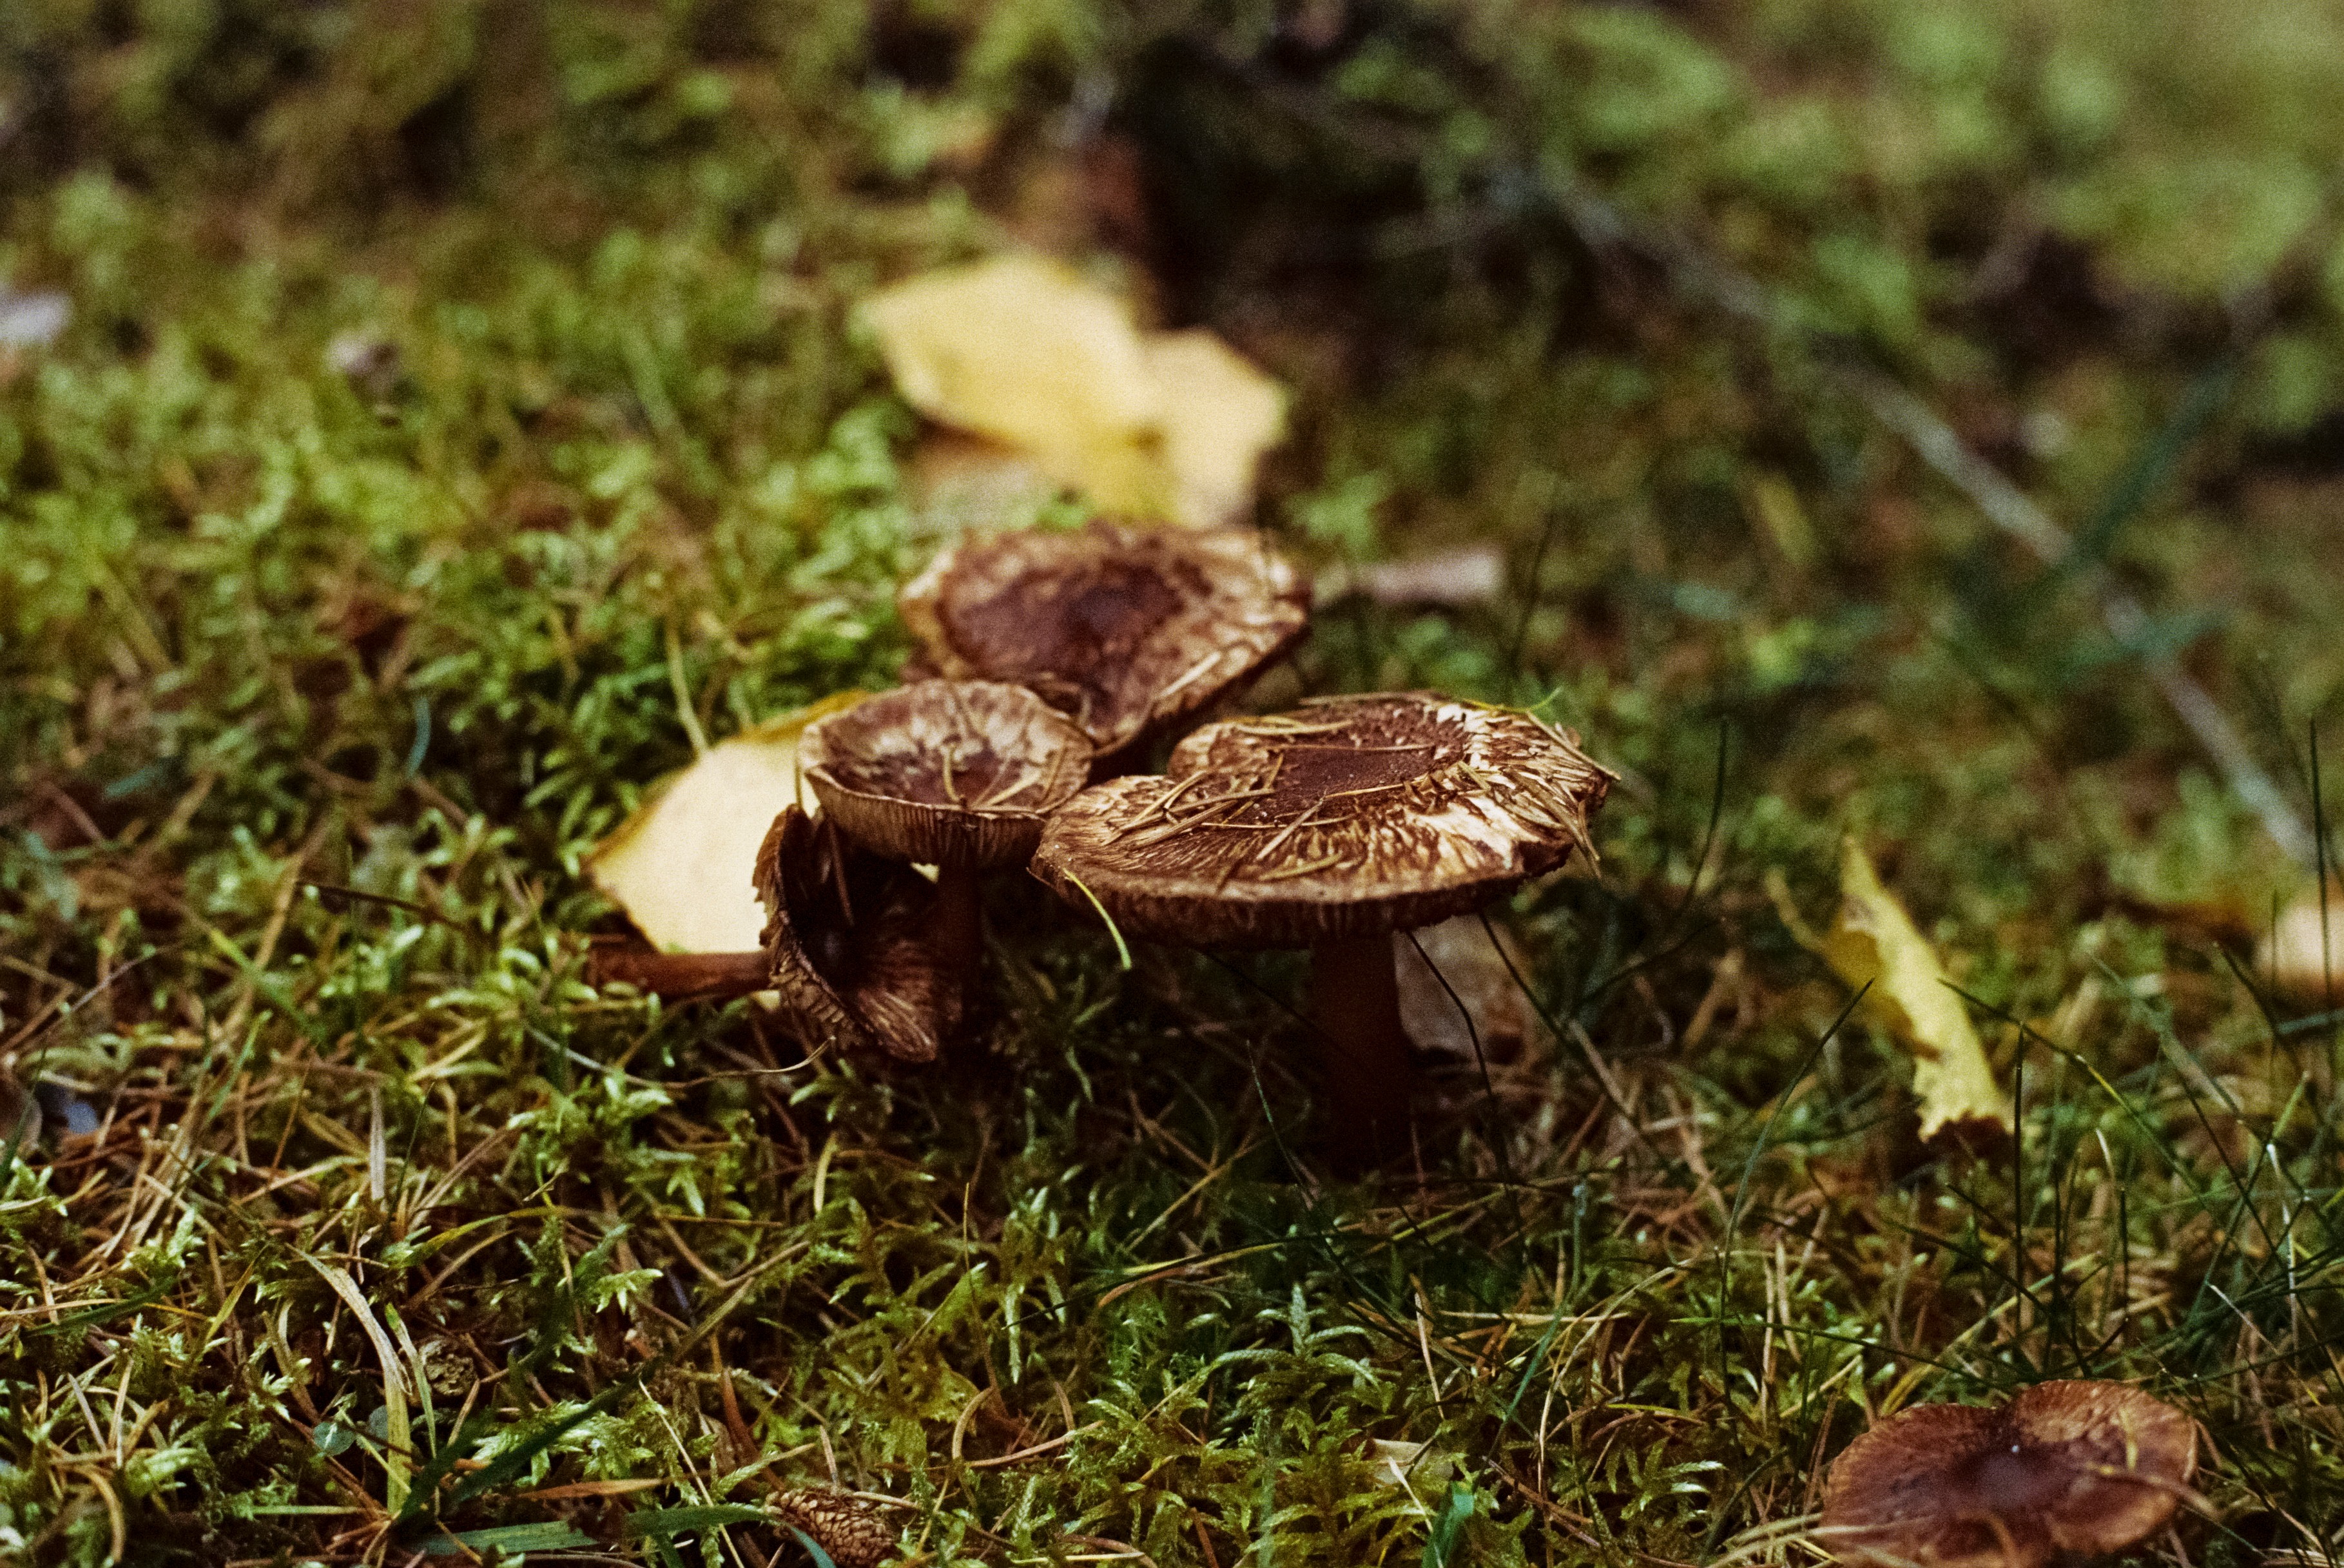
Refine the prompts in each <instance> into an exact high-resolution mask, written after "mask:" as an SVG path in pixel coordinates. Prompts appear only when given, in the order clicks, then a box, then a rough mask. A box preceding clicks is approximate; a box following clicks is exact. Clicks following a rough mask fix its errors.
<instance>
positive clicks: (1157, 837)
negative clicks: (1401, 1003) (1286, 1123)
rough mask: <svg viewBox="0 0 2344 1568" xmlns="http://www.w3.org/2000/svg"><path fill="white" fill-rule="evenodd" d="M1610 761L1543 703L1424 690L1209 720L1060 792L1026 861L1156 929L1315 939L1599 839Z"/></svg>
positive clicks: (1499, 888)
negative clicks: (1150, 767)
mask: <svg viewBox="0 0 2344 1568" xmlns="http://www.w3.org/2000/svg"><path fill="white" fill-rule="evenodd" d="M1610 786H1611V774H1609V773H1607V772H1605V771H1604V770H1603V769H1602V768H1601V767H1600V766H1598V765H1597V764H1595V763H1593V762H1591V761H1590V760H1589V759H1588V757H1587V756H1586V754H1584V753H1582V752H1581V751H1580V749H1579V747H1578V745H1577V744H1575V742H1574V741H1573V740H1572V739H1571V738H1568V737H1565V736H1562V735H1559V734H1557V733H1555V732H1553V731H1552V730H1550V729H1548V728H1547V727H1546V726H1545V725H1544V724H1541V723H1539V722H1538V721H1537V720H1535V719H1532V718H1530V717H1527V716H1526V715H1523V714H1521V713H1510V712H1507V711H1506V710H1504V709H1500V708H1485V707H1482V706H1481V705H1480V704H1479V703H1465V702H1459V701H1457V700H1455V699H1453V698H1449V697H1441V696H1436V695H1434V694H1432V693H1425V692H1403V693H1381V694H1378V695H1374V696H1363V697H1332V698H1328V699H1326V700H1324V701H1322V702H1318V703H1311V704H1309V705H1308V706H1307V707H1304V708H1302V709H1300V710H1299V711H1298V712H1296V713H1285V714H1280V715H1278V716H1276V717H1271V718H1258V719H1231V720H1227V721H1225V722H1223V723H1217V724H1207V725H1206V726H1205V727H1204V728H1203V729H1201V730H1198V731H1197V733H1195V734H1193V735H1190V736H1189V737H1188V738H1187V740H1185V741H1183V742H1181V743H1180V744H1179V745H1178V746H1177V747H1175V748H1174V749H1173V752H1172V759H1171V765H1170V766H1169V767H1168V768H1167V771H1166V772H1165V774H1163V775H1161V776H1129V777H1125V778H1119V779H1113V780H1110V781H1108V782H1107V783H1106V784H1099V785H1097V786H1096V787H1094V788H1091V789H1087V790H1085V791H1084V792H1083V793H1082V794H1078V795H1076V797H1075V798H1074V799H1073V800H1071V801H1069V802H1067V803H1066V804H1065V805H1064V806H1062V807H1060V808H1059V810H1058V812H1057V813H1056V815H1054V816H1052V817H1051V819H1050V824H1049V826H1048V827H1047V828H1046V829H1045V830H1044V831H1043V834H1042V845H1041V847H1040V848H1039V849H1038V850H1036V852H1035V855H1034V864H1033V871H1034V875H1036V876H1038V877H1040V878H1041V879H1042V880H1043V881H1044V882H1046V883H1048V884H1049V885H1051V886H1052V887H1053V888H1055V889H1056V891H1057V892H1058V894H1059V895H1061V896H1062V897H1064V898H1066V899H1067V900H1068V901H1069V902H1071V903H1073V904H1075V905H1076V906H1077V907H1080V906H1082V905H1085V904H1086V902H1087V900H1086V898H1085V896H1084V894H1085V891H1086V890H1087V892H1088V893H1089V895H1091V896H1093V897H1096V898H1097V899H1098V901H1099V903H1100V904H1101V905H1103V906H1104V907H1105V908H1106V911H1107V913H1108V914H1109V915H1111V916H1113V917H1114V918H1115V920H1116V924H1117V925H1119V926H1122V927H1123V928H1124V929H1126V930H1127V931H1131V932H1134V933H1136V934H1137V935H1139V936H1147V937H1152V938H1154V939H1156V940H1158V941H1167V942H1189V943H1202V944H1208V945H1228V946H1244V947H1307V946H1316V945H1318V944H1319V943H1322V942H1329V941H1336V940H1339V939H1342V938H1346V937H1353V936H1371V935H1373V934H1375V933H1377V932H1382V931H1404V930H1409V929H1412V928H1414V927H1416V926H1429V925H1430V924H1431V923H1432V922H1434V921H1436V920H1445V919H1447V918H1448V917H1449V916H1452V915H1461V914H1464V913H1465V912H1467V911H1468V910H1471V909H1478V908H1480V906H1481V905H1484V904H1487V903H1488V902H1489V901H1490V899H1492V898H1495V897H1497V896H1499V895H1500V894H1503V893H1505V892H1506V891H1508V890H1509V889H1510V888H1512V887H1513V886H1515V885H1517V884H1519V883H1520V882H1521V881H1522V880H1523V879H1524V878H1525V877H1531V876H1536V875H1539V874H1541V872H1547V871H1551V870H1553V869H1554V868H1555V867H1556V866H1558V865H1561V864H1562V863H1563V861H1564V859H1565V858H1567V857H1568V856H1569V855H1570V854H1571V849H1572V847H1573V846H1574V845H1578V846H1581V847H1584V848H1586V849H1587V850H1588V851H1589V853H1590V855H1592V853H1593V846H1592V845H1590V844H1589V842H1588V837H1587V818H1588V814H1590V813H1591V812H1592V811H1594V810H1595V808H1596V807H1597V806H1599V805H1601V804H1602V802H1603V794H1604V792H1605V790H1607V789H1608V788H1609V787H1610Z"/></svg>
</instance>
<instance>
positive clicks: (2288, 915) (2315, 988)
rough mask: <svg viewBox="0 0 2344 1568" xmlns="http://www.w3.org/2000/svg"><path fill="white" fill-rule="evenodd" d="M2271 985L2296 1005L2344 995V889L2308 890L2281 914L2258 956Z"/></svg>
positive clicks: (2336, 887)
mask: <svg viewBox="0 0 2344 1568" xmlns="http://www.w3.org/2000/svg"><path fill="white" fill-rule="evenodd" d="M2256 956H2257V959H2258V967H2260V968H2261V970H2262V971H2263V973H2264V974H2266V975H2268V976H2270V987H2271V989H2272V990H2274V991H2277V992H2278V993H2279V994H2280V995H2281V996H2288V997H2291V998H2293V999H2295V1000H2298V1001H2315V1002H2316V1001H2322V1000H2324V999H2326V998H2327V997H2328V996H2329V994H2330V992H2337V993H2344V886H2339V885H2337V884H2336V883H2334V882H2330V883H2329V885H2328V889H2327V893H2326V895H2325V896H2324V897H2323V896H2322V895H2321V892H2320V890H2319V888H2318V887H2314V888H2312V889H2311V890H2310V891H2309V893H2306V894H2304V895H2303V896H2301V897H2300V898H2298V899H2297V900H2296V901H2295V902H2294V903H2292V904H2290V905H2288V906H2287V907H2286V908H2285V909H2283V910H2281V911H2280V912H2279V916H2278V920H2277V921H2276V922H2274V923H2273V925H2272V926H2271V929H2270V935H2268V936H2265V937H2264V938H2263V941H2262V951H2261V952H2260V953H2258V955H2256Z"/></svg>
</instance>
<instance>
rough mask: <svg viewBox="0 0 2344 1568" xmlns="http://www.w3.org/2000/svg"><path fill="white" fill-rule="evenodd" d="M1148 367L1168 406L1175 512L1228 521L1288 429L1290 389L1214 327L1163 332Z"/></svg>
mask: <svg viewBox="0 0 2344 1568" xmlns="http://www.w3.org/2000/svg"><path fill="white" fill-rule="evenodd" d="M1147 366H1148V369H1150V370H1151V371H1152V372H1154V374H1155V377H1156V386H1157V397H1158V399H1159V400H1160V402H1161V405H1162V408H1163V418H1164V460H1165V462H1166V463H1167V465H1169V467H1170V468H1171V470H1172V482H1173V486H1174V490H1175V492H1176V493H1175V495H1174V499H1173V504H1172V516H1173V517H1174V519H1175V520H1176V521H1181V522H1186V523H1191V524H1194V525H1197V526H1198V527H1204V526H1207V525H1209V524H1212V523H1217V522H1225V521H1228V519H1230V518H1231V517H1233V516H1235V515H1236V514H1237V513H1238V512H1239V511H1243V510H1244V508H1245V506H1246V503H1247V502H1248V501H1250V500H1251V499H1252V498H1253V476H1254V470H1255V469H1256V468H1257V467H1258V466H1259V465H1260V462H1261V456H1262V454H1263V453H1264V452H1266V451H1268V450H1269V449H1270V448H1272V447H1274V446H1276V445H1277V444H1278V441H1279V440H1280V439H1282V438H1283V437H1284V436H1285V434H1286V391H1285V389H1284V388H1282V387H1280V386H1279V385H1278V383H1277V382H1276V381H1273V380H1271V379H1269V378H1268V376H1265V375H1263V374H1262V373H1261V372H1260V371H1259V370H1258V369H1255V368H1254V366H1253V363H1252V361H1250V360H1248V359H1243V358H1241V357H1240V356H1239V355H1238V353H1237V351H1236V350H1235V349H1231V348H1230V347H1229V346H1228V344H1226V343H1224V342H1222V341H1221V340H1220V339H1218V338H1216V337H1215V336H1213V334H1211V333H1210V332H1158V333H1156V334H1154V335H1153V336H1151V337H1150V338H1149V339H1147Z"/></svg>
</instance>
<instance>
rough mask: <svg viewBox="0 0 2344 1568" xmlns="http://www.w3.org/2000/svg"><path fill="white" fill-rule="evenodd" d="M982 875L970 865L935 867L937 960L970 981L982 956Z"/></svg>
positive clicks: (974, 975)
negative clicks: (980, 888) (980, 897)
mask: <svg viewBox="0 0 2344 1568" xmlns="http://www.w3.org/2000/svg"><path fill="white" fill-rule="evenodd" d="M984 877H985V874H984V873H983V872H981V871H979V870H977V869H976V868H975V866H973V865H940V866H938V867H936V936H935V953H936V959H937V962H938V963H940V964H942V965H943V966H944V970H945V973H946V974H947V975H953V976H959V977H960V978H961V979H963V980H964V981H969V982H973V981H974V980H975V977H976V974H977V968H978V966H979V965H980V964H982V963H983V962H984V958H985V915H984V905H983V904H982V901H981V900H980V899H979V897H978V888H979V885H981V884H982V882H983V881H984Z"/></svg>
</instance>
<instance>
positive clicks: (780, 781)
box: [586, 692, 863, 953]
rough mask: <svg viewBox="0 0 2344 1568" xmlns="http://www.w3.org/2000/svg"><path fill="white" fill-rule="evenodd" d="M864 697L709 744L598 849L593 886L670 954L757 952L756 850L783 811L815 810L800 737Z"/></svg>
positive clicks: (591, 865) (840, 698) (591, 864)
mask: <svg viewBox="0 0 2344 1568" xmlns="http://www.w3.org/2000/svg"><path fill="white" fill-rule="evenodd" d="M862 696H863V693H860V692H844V693H839V694H838V695H836V696H834V697H826V698H824V699H823V701H821V702H819V703H815V704H813V706H812V707H809V708H803V709H801V710H799V711H798V712H797V713H791V714H789V715H787V716H785V717H783V718H779V719H773V720H771V721H768V722H767V723H763V724H760V725H758V726H757V727H756V728H755V729H753V730H744V731H743V732H742V733H740V734H737V735H734V736H733V737H732V739H730V740H727V741H723V742H721V743H719V744H716V745H713V746H711V747H710V748H709V749H708V751H707V754H705V755H703V756H702V757H701V758H700V759H699V760H698V761H697V762H694V763H693V764H692V765H691V766H690V767H688V768H685V769H684V770H683V771H682V772H681V773H679V774H675V775H673V776H672V777H671V778H669V779H668V780H666V781H665V782H664V783H662V784H660V785H659V786H658V789H657V793H656V794H653V795H652V798H651V799H650V800H649V801H647V802H645V803H644V804H643V805H642V808H641V809H640V810H638V811H637V812H636V813H635V814H633V815H632V816H631V817H629V818H628V819H627V820H626V821H625V822H624V823H623V824H621V825H620V827H619V830H618V831H617V832H615V833H613V834H611V836H610V837H608V838H606V839H604V840H603V841H602V842H601V844H600V845H596V846H595V849H594V853H593V855H591V857H589V859H588V860H587V863H586V870H587V874H588V875H590V876H591V877H592V878H593V881H594V885H595V886H597V887H599V888H601V890H602V892H603V893H604V894H605V895H607V896H608V897H609V898H610V899H611V902H613V903H615V904H617V905H619V907H621V909H624V910H625V911H626V912H627V917H628V918H629V919H631V920H632V921H633V922H634V923H635V926H636V928H637V929H639V930H641V931H642V934H643V935H644V936H647V937H649V938H650V939H651V942H652V946H655V947H658V948H660V949H662V950H663V951H665V952H670V953H743V952H747V951H750V950H751V949H753V948H755V947H757V946H761V941H760V937H761V935H762V933H763V930H764V927H765V911H764V907H763V905H760V904H759V903H758V902H757V894H756V890H755V888H754V887H753V885H752V881H751V878H752V875H753V872H754V870H755V867H756V863H757V846H758V845H760V844H762V843H763V841H764V837H765V830H766V829H767V828H768V827H770V826H772V825H773V818H774V817H776V816H778V815H780V814H781V810H782V807H783V806H785V805H790V804H803V805H804V806H805V807H806V809H807V810H808V811H812V810H813V806H814V802H813V792H812V791H811V790H803V791H802V790H801V789H800V787H799V782H798V736H799V734H800V733H801V732H803V730H804V728H805V726H806V725H807V724H808V723H811V722H812V721H813V720H814V719H817V718H820V717H821V716H822V715H823V714H824V713H831V712H833V711H834V710H836V709H838V708H842V707H844V706H846V705H848V704H849V703H855V702H859V701H861V700H862ZM801 794H803V796H804V799H803V802H801V801H800V799H799V797H800V795H801Z"/></svg>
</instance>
